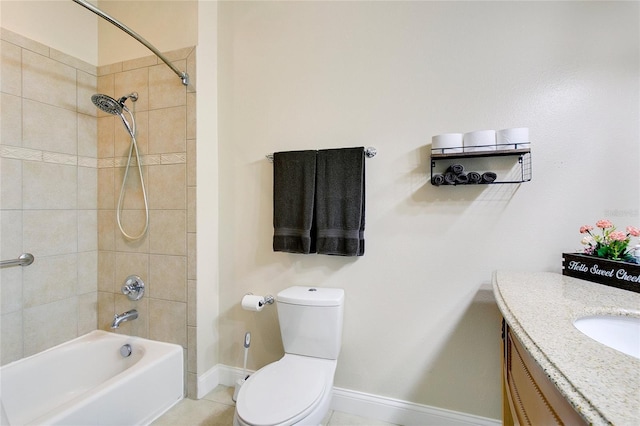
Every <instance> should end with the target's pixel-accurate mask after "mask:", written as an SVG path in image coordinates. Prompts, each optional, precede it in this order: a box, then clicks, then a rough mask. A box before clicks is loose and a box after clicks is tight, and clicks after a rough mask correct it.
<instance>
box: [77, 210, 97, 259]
mask: <svg viewBox="0 0 640 426" xmlns="http://www.w3.org/2000/svg"><path fill="white" fill-rule="evenodd" d="M97 250H98V211H97V210H78V252H88V251H89V252H93V251H97Z"/></svg>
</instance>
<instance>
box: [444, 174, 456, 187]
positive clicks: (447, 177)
mask: <svg viewBox="0 0 640 426" xmlns="http://www.w3.org/2000/svg"><path fill="white" fill-rule="evenodd" d="M444 181H445V183H446V184H447V185H455V184H456V174H455V173H453V172H446V173H445V174H444Z"/></svg>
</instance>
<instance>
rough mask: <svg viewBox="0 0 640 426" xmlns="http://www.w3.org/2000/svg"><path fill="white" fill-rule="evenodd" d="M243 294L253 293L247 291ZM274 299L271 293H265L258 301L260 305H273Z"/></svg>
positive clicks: (251, 294)
mask: <svg viewBox="0 0 640 426" xmlns="http://www.w3.org/2000/svg"><path fill="white" fill-rule="evenodd" d="M245 296H253V293H247V294H245ZM275 300H276V299H275V298H274V297H273V296H272V295H270V294H267V295H266V296H264V297H263V298H262V301H261V302H260V307H262V306H264V305H273V302H275Z"/></svg>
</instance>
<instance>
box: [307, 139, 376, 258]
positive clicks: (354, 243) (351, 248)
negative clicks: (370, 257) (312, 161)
mask: <svg viewBox="0 0 640 426" xmlns="http://www.w3.org/2000/svg"><path fill="white" fill-rule="evenodd" d="M316 168H317V170H316V201H315V202H316V227H317V240H316V247H317V252H318V254H334V255H340V256H362V255H363V254H364V222H365V221H364V218H365V186H364V185H365V181H364V177H365V174H364V148H363V147H358V148H343V149H327V150H321V151H318V157H317V164H316Z"/></svg>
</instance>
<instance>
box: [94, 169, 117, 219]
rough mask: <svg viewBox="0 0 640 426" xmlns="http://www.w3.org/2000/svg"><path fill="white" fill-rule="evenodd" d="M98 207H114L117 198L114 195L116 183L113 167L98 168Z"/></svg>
mask: <svg viewBox="0 0 640 426" xmlns="http://www.w3.org/2000/svg"><path fill="white" fill-rule="evenodd" d="M97 174H98V188H97V190H98V197H97V202H98V206H97V207H98V208H99V209H115V208H116V203H117V199H116V197H117V196H118V195H116V183H115V176H114V174H115V169H114V168H113V167H105V168H101V169H98V171H97Z"/></svg>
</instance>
